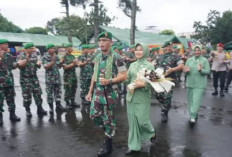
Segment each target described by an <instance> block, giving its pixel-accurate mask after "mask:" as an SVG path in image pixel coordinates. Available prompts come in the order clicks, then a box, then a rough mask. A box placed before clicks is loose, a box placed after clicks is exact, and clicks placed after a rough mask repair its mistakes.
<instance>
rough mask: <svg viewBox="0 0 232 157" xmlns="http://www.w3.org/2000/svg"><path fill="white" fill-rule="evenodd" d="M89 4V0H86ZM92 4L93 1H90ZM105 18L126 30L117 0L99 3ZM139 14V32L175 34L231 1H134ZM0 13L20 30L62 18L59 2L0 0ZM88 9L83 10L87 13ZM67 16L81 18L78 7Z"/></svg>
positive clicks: (227, 7) (125, 19) (225, 7)
mask: <svg viewBox="0 0 232 157" xmlns="http://www.w3.org/2000/svg"><path fill="white" fill-rule="evenodd" d="M90 1H91V0H90ZM92 1H93V0H92ZM101 1H102V2H103V4H104V5H105V7H106V8H107V9H108V14H109V16H111V17H113V16H116V17H117V19H115V20H114V21H113V22H112V24H111V25H110V26H115V27H119V28H129V27H130V20H129V18H128V17H127V16H125V15H124V14H123V12H122V11H121V10H120V9H119V8H118V7H117V2H118V0H101ZM137 2H138V5H139V6H140V8H141V10H142V11H141V12H139V13H138V14H137V21H136V25H137V27H138V28H139V29H145V27H146V26H157V28H158V29H159V30H163V29H173V30H174V31H175V32H176V33H180V32H191V31H193V28H192V26H193V22H194V21H202V22H205V21H206V19H207V14H208V13H209V11H210V10H213V9H215V10H218V11H220V12H221V13H222V12H223V11H226V10H231V8H232V0H137ZM0 4H1V5H0V12H1V14H2V15H3V16H5V17H6V18H7V19H8V20H10V21H12V22H13V23H14V24H16V25H18V26H20V27H21V28H23V29H25V28H29V27H33V26H40V27H45V26H46V23H47V21H48V20H51V19H52V18H55V17H62V16H64V14H63V13H61V12H64V11H65V9H64V8H62V7H61V5H60V0H0ZM89 10H90V8H89V7H88V8H87V11H89ZM70 12H71V14H75V15H79V16H81V17H83V15H84V10H83V9H82V8H81V7H78V8H76V7H71V8H70Z"/></svg>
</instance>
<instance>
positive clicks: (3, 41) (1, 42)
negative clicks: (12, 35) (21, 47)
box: [0, 39, 8, 44]
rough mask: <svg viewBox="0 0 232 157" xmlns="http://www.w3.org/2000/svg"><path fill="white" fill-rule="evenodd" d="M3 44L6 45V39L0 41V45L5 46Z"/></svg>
mask: <svg viewBox="0 0 232 157" xmlns="http://www.w3.org/2000/svg"><path fill="white" fill-rule="evenodd" d="M5 43H8V40H7V39H0V44H5Z"/></svg>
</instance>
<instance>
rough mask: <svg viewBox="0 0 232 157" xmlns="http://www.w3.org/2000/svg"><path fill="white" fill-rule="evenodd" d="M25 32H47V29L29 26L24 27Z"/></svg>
mask: <svg viewBox="0 0 232 157" xmlns="http://www.w3.org/2000/svg"><path fill="white" fill-rule="evenodd" d="M25 32H26V33H30V34H48V31H47V29H45V28H42V27H31V28H29V29H26V30H25Z"/></svg>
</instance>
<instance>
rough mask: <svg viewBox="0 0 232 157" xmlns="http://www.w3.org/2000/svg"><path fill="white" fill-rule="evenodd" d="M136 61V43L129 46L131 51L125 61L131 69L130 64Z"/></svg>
mask: <svg viewBox="0 0 232 157" xmlns="http://www.w3.org/2000/svg"><path fill="white" fill-rule="evenodd" d="M134 61H136V58H135V45H131V46H130V47H129V52H128V53H127V54H126V58H125V62H126V68H127V69H129V67H130V64H131V63H133V62H134Z"/></svg>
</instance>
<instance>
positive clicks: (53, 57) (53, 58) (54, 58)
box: [52, 53, 56, 62]
mask: <svg viewBox="0 0 232 157" xmlns="http://www.w3.org/2000/svg"><path fill="white" fill-rule="evenodd" d="M52 61H54V62H55V61H56V54H55V53H54V55H53V56H52Z"/></svg>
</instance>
